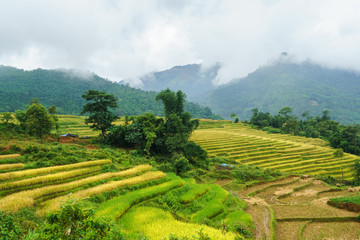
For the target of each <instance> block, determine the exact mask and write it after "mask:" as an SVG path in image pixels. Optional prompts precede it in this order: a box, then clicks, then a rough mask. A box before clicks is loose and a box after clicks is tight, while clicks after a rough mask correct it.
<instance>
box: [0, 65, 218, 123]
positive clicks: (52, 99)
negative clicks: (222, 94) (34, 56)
mask: <svg viewBox="0 0 360 240" xmlns="http://www.w3.org/2000/svg"><path fill="white" fill-rule="evenodd" d="M0 85H1V88H0V99H1V101H0V112H14V111H15V110H18V109H20V110H25V109H26V106H27V105H28V104H29V102H30V101H31V100H32V99H33V98H39V99H40V101H41V103H42V104H43V105H44V106H45V107H47V108H48V107H50V106H52V105H55V106H56V107H57V110H58V113H59V114H72V115H79V114H80V112H81V107H82V106H83V105H84V103H85V100H84V99H82V98H81V95H82V94H83V93H84V92H85V91H87V90H89V89H95V90H99V91H104V92H108V93H110V94H113V95H114V96H115V97H117V98H118V106H119V108H118V109H117V110H116V114H119V115H122V116H124V115H141V114H143V113H145V112H152V113H154V114H155V115H163V108H162V106H161V103H159V102H156V101H155V96H156V94H157V93H156V92H154V91H143V90H140V89H135V88H132V87H130V86H128V85H121V84H118V83H114V82H111V81H108V80H106V79H104V78H101V77H99V76H97V75H96V74H90V73H89V74H79V73H77V72H76V71H72V70H43V69H36V70H33V71H24V70H20V69H16V68H13V67H4V66H0ZM185 111H188V112H190V113H191V114H192V116H193V117H195V118H213V119H219V118H221V117H219V116H217V115H215V114H213V113H212V111H211V110H210V108H208V107H202V106H200V105H198V104H196V103H191V102H186V103H185Z"/></svg>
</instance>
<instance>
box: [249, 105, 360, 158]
mask: <svg viewBox="0 0 360 240" xmlns="http://www.w3.org/2000/svg"><path fill="white" fill-rule="evenodd" d="M301 117H302V118H301V119H299V118H298V117H297V116H295V115H293V114H292V109H291V108H290V107H284V108H282V109H281V110H280V111H279V112H278V114H276V115H274V116H272V115H271V114H270V113H268V112H266V113H264V112H260V111H259V110H258V109H257V108H255V109H253V110H252V116H251V119H250V123H251V124H253V125H256V126H258V127H260V128H262V129H263V130H267V131H270V132H274V133H288V134H293V135H299V136H306V137H313V138H323V139H325V140H327V141H329V142H330V145H331V146H332V147H334V148H342V149H343V150H344V151H345V152H348V153H352V154H356V155H360V125H341V124H339V122H336V121H334V120H331V118H330V112H329V111H328V110H325V111H323V113H322V116H321V117H320V116H316V117H312V116H310V115H309V113H308V112H305V113H303V114H302V115H301Z"/></svg>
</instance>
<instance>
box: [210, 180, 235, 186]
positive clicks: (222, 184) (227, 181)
mask: <svg viewBox="0 0 360 240" xmlns="http://www.w3.org/2000/svg"><path fill="white" fill-rule="evenodd" d="M231 182H232V180H231V179H218V180H216V181H215V182H213V184H217V185H219V186H224V185H226V184H228V183H231Z"/></svg>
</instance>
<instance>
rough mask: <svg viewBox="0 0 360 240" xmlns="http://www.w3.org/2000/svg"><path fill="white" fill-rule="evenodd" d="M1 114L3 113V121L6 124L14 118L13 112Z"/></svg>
mask: <svg viewBox="0 0 360 240" xmlns="http://www.w3.org/2000/svg"><path fill="white" fill-rule="evenodd" d="M1 115H2V117H1V121H2V122H3V123H4V124H7V123H8V122H10V121H12V120H14V117H13V115H12V113H10V112H5V113H2V114H1Z"/></svg>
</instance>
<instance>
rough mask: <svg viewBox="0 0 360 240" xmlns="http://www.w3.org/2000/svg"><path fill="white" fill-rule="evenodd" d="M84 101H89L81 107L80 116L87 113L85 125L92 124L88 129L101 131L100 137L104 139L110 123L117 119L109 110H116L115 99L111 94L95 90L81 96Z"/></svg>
mask: <svg viewBox="0 0 360 240" xmlns="http://www.w3.org/2000/svg"><path fill="white" fill-rule="evenodd" d="M81 97H82V98H84V99H85V100H86V101H90V102H88V103H86V104H85V105H84V106H83V110H82V112H81V114H82V115H83V114H85V113H89V114H90V115H89V117H88V118H86V119H85V124H89V123H92V126H90V128H93V129H94V130H101V136H102V137H103V138H105V133H106V131H107V129H108V128H109V127H111V126H112V122H113V121H114V120H116V119H118V117H117V116H116V115H115V114H114V113H112V112H111V111H110V110H109V108H112V109H115V108H117V106H118V105H117V99H116V98H115V97H114V95H112V94H107V93H106V92H100V91H97V90H89V91H87V92H86V93H85V94H83V95H82V96H81Z"/></svg>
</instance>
